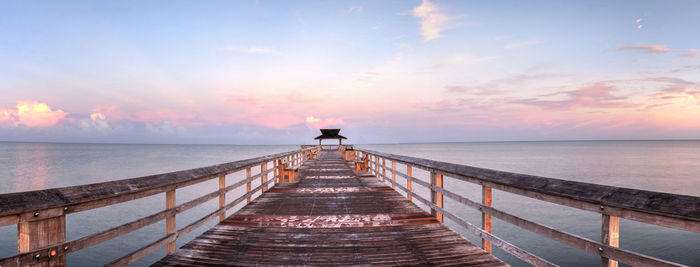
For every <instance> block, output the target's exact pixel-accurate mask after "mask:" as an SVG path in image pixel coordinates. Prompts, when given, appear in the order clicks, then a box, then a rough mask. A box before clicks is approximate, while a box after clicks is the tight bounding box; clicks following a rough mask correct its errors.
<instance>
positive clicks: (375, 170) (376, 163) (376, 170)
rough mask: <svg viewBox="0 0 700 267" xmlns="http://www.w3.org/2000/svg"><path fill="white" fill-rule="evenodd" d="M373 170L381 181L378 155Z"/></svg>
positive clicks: (375, 157)
mask: <svg viewBox="0 0 700 267" xmlns="http://www.w3.org/2000/svg"><path fill="white" fill-rule="evenodd" d="M372 169H373V170H374V175H376V176H377V179H379V158H378V157H377V156H376V155H375V156H374V167H373V168H372Z"/></svg>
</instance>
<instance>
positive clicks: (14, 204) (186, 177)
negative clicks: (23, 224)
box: [0, 148, 312, 226]
mask: <svg viewBox="0 0 700 267" xmlns="http://www.w3.org/2000/svg"><path fill="white" fill-rule="evenodd" d="M308 150H312V148H307V149H300V150H295V151H290V152H285V153H278V154H273V155H267V156H262V157H257V158H252V159H245V160H239V161H234V162H229V163H223V164H217V165H213V166H209V167H202V168H195V169H190V170H183V171H176V172H169V173H162V174H156V175H149V176H143V177H138V178H131V179H124V180H117V181H109V182H102V183H94V184H87V185H78V186H69V187H62V188H51V189H45V190H37V191H27V192H18V193H9V194H0V226H3V225H9V224H16V223H17V221H16V220H20V221H21V220H23V219H25V218H19V217H12V216H19V215H20V214H23V213H27V212H31V213H36V212H39V216H34V218H28V220H29V221H31V220H38V219H41V217H42V212H41V211H42V210H47V211H49V210H50V209H55V208H61V209H63V208H64V207H68V209H67V210H65V212H63V214H68V213H73V212H77V211H84V210H89V209H94V208H98V207H102V206H108V205H113V204H117V203H119V202H123V201H127V200H132V199H136V198H142V197H145V196H149V195H153V194H157V193H163V192H165V191H168V190H171V189H174V188H180V187H184V186H188V185H192V184H195V183H199V182H202V181H204V180H208V179H211V178H216V177H218V176H219V175H226V174H230V173H233V172H237V171H240V170H243V169H245V168H247V167H252V166H254V165H260V164H261V163H263V162H269V161H272V160H275V159H279V158H282V157H286V156H289V155H294V154H296V153H299V152H302V151H308ZM144 192H146V193H147V195H138V196H137V197H136V198H124V196H128V195H136V194H139V193H144ZM106 199H112V200H117V201H118V202H111V201H106ZM122 200H123V201H122ZM98 201H101V203H95V204H96V205H90V206H85V203H91V202H98ZM79 205H84V206H79ZM73 207H76V208H79V210H76V209H75V208H73ZM47 216H49V215H47ZM53 216H55V214H51V217H53Z"/></svg>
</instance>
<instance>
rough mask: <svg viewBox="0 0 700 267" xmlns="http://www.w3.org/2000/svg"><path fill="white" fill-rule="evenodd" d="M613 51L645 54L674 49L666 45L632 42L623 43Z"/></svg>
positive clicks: (660, 52)
mask: <svg viewBox="0 0 700 267" xmlns="http://www.w3.org/2000/svg"><path fill="white" fill-rule="evenodd" d="M610 51H611V52H637V53H643V54H663V53H668V52H671V51H673V50H671V49H669V48H668V47H666V46H665V45H645V44H630V45H623V46H620V47H618V48H615V49H613V50H610Z"/></svg>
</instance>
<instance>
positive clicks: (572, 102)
mask: <svg viewBox="0 0 700 267" xmlns="http://www.w3.org/2000/svg"><path fill="white" fill-rule="evenodd" d="M615 91H616V89H615V88H614V87H612V86H609V85H606V84H605V83H603V82H597V83H594V84H590V85H587V86H584V87H582V88H580V89H577V90H573V91H561V92H556V93H553V94H548V95H543V97H552V96H560V95H562V96H565V97H566V99H563V100H547V99H540V98H528V99H519V100H514V101H512V102H511V103H513V104H522V105H532V106H537V107H540V108H544V109H575V108H625V107H632V106H634V105H633V104H631V103H628V102H624V101H623V100H625V98H624V97H617V96H614V95H613V92H615Z"/></svg>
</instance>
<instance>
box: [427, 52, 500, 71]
mask: <svg viewBox="0 0 700 267" xmlns="http://www.w3.org/2000/svg"><path fill="white" fill-rule="evenodd" d="M497 58H498V57H496V56H483V57H475V56H472V55H468V54H454V55H451V56H449V57H447V58H445V59H443V60H440V61H438V62H437V63H435V64H433V65H430V67H431V68H436V67H437V68H439V67H448V66H455V65H472V64H478V63H483V62H487V61H491V60H494V59H497Z"/></svg>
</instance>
